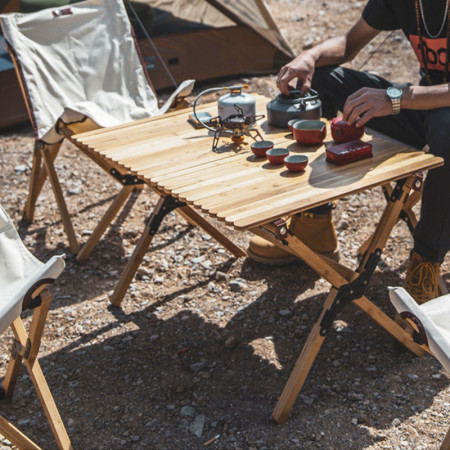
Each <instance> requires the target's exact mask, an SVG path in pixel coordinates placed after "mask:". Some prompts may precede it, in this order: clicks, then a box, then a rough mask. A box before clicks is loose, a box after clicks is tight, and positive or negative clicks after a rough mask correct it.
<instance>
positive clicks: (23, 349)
mask: <svg viewBox="0 0 450 450" xmlns="http://www.w3.org/2000/svg"><path fill="white" fill-rule="evenodd" d="M63 269H64V256H63V255H60V256H53V257H52V258H51V259H50V260H49V261H48V262H47V263H45V264H44V263H42V262H41V261H39V260H38V259H36V258H35V257H34V256H33V255H32V254H31V253H30V252H29V251H28V250H27V248H26V247H25V245H24V244H23V242H22V240H21V239H20V237H19V235H18V233H17V231H16V229H15V227H14V224H13V223H12V221H11V219H10V217H9V216H8V214H7V213H6V211H5V210H4V209H3V207H2V206H1V205H0V333H3V332H4V331H5V330H6V329H7V328H8V327H9V326H11V328H12V330H13V333H14V337H15V341H16V342H15V345H14V346H13V347H14V348H15V351H14V352H12V357H11V359H10V362H9V365H8V368H7V373H6V376H5V378H4V382H3V389H4V393H5V395H6V396H11V395H12V394H13V391H14V387H15V384H16V381H17V376H18V374H19V369H20V365H21V362H22V360H24V362H25V364H26V366H27V369H28V372H29V374H30V378H31V380H32V381H33V384H34V386H35V388H36V390H37V391H38V393H39V394H40V395H39V397H40V399H41V403H42V406H43V408H44V411H45V412H46V414H47V418H48V420H49V424H50V427H51V428H52V431H53V433H54V435H55V438H56V441H57V444H58V446H59V447H60V448H71V444H70V440H69V437H68V435H67V433H66V430H65V428H64V425H63V423H62V421H61V417H60V416H59V413H58V410H57V408H56V405H55V403H54V400H53V397H52V395H51V393H50V390H49V388H48V385H47V382H46V381H45V378H44V375H43V373H42V370H41V368H40V365H39V362H38V360H37V352H38V349H39V345H40V340H41V337H42V332H43V327H44V324H45V319H46V316H47V312H48V309H49V306H50V299H51V297H50V294H49V292H48V290H47V289H46V287H47V285H48V284H50V283H53V282H54V281H55V280H56V279H57V278H58V276H59V275H60V274H61V272H62V271H63ZM31 308H32V309H34V313H33V320H32V324H31V326H30V331H29V334H27V332H26V331H25V327H24V325H23V323H22V321H21V319H20V313H21V312H22V311H24V310H26V309H31ZM0 433H1V434H2V435H4V436H5V437H7V438H8V439H9V440H10V441H11V442H12V443H14V444H15V445H16V446H17V447H18V448H27V449H28V448H30V449H34V448H39V447H38V446H37V445H36V444H35V443H34V442H32V441H31V440H30V439H29V438H27V437H26V436H25V435H23V434H22V433H21V432H20V431H19V430H18V429H17V428H15V427H14V425H12V424H11V423H10V422H8V421H7V420H6V419H4V418H2V417H0Z"/></svg>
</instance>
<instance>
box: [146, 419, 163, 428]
mask: <svg viewBox="0 0 450 450" xmlns="http://www.w3.org/2000/svg"><path fill="white" fill-rule="evenodd" d="M159 425H161V422H160V421H159V420H158V419H153V420H150V421H149V422H147V423H146V424H145V426H146V427H147V428H155V427H157V426H159Z"/></svg>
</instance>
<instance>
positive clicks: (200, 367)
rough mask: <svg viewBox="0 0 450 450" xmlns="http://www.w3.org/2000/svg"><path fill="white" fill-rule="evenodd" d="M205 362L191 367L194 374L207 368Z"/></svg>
mask: <svg viewBox="0 0 450 450" xmlns="http://www.w3.org/2000/svg"><path fill="white" fill-rule="evenodd" d="M205 365H206V364H205V363H204V362H199V363H194V364H191V365H190V368H191V370H192V371H193V372H200V370H203V369H204V368H205Z"/></svg>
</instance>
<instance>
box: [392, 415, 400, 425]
mask: <svg viewBox="0 0 450 450" xmlns="http://www.w3.org/2000/svg"><path fill="white" fill-rule="evenodd" d="M401 423H402V422H401V420H400V419H398V418H397V417H396V418H395V419H394V420H393V421H392V425H393V426H394V427H398V426H399V425H401Z"/></svg>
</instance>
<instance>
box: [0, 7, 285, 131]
mask: <svg viewBox="0 0 450 450" xmlns="http://www.w3.org/2000/svg"><path fill="white" fill-rule="evenodd" d="M75 2H76V0H9V1H8V0H7V1H6V2H5V3H4V4H3V6H0V13H3V12H11V11H18V10H20V11H22V12H29V11H35V10H37V9H42V8H46V7H58V6H62V5H65V4H68V3H75ZM127 3H128V2H127V1H126V2H125V4H126V5H127ZM130 3H131V5H132V7H133V9H134V10H135V11H136V12H137V15H138V17H139V19H138V20H136V19H135V16H134V13H133V10H132V9H130V8H129V5H127V6H128V8H127V9H128V13H129V16H130V19H131V22H132V23H133V27H134V29H135V33H136V37H137V39H138V43H139V47H140V50H141V53H142V56H143V58H144V61H145V63H146V65H147V68H148V70H149V74H150V77H151V79H152V82H153V85H154V87H155V89H156V90H161V89H165V88H173V86H174V81H175V82H176V83H180V82H181V81H183V80H185V79H187V78H193V79H195V80H197V82H199V81H206V80H213V79H221V78H226V77H232V76H241V75H262V74H268V73H275V72H277V71H278V69H279V68H280V67H281V66H282V65H283V64H285V63H286V62H288V61H289V60H290V59H292V58H293V53H292V50H291V48H290V46H289V44H288V43H287V42H286V41H285V40H284V38H283V37H282V35H281V34H280V31H279V29H278V27H277V25H276V23H275V20H274V18H273V16H272V14H271V12H270V10H269V8H268V6H267V4H266V2H265V1H264V0H245V1H242V0H241V1H238V0H133V1H132V2H130ZM147 34H148V35H149V36H150V38H151V41H149V40H148V39H147V37H146V35H147ZM155 47H156V49H157V51H155ZM157 53H159V56H160V57H161V59H162V61H163V62H161V59H160V58H159V57H158V54H157ZM166 68H167V70H168V71H169V72H170V75H169V74H168V73H167V70H166ZM2 73H3V72H0V85H1V84H3V80H4V79H5V78H3V77H4V76H5V77H6V74H4V73H3V75H2ZM11 87H12V86H11ZM14 87H15V86H14ZM7 95H8V97H9V99H10V101H9V102H8V100H7V101H6V102H2V104H1V105H0V127H1V126H2V125H3V126H5V121H4V118H3V116H4V114H5V112H4V111H8V109H9V106H8V103H11V102H13V103H14V104H17V102H18V99H17V97H18V95H20V94H19V92H15V90H13V89H11V90H8V92H7ZM19 103H21V102H19ZM24 113H25V110H24Z"/></svg>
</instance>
